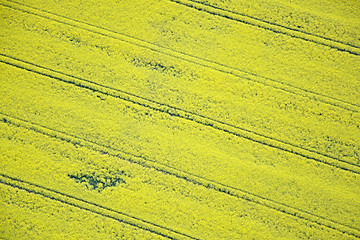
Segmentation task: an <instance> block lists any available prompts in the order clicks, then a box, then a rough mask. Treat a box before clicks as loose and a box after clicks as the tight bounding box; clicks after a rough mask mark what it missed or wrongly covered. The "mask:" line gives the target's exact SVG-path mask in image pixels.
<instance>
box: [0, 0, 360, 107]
mask: <svg viewBox="0 0 360 240" xmlns="http://www.w3.org/2000/svg"><path fill="white" fill-rule="evenodd" d="M2 1H3V2H6V4H5V3H0V4H1V5H3V6H5V7H8V8H11V9H14V10H18V11H22V12H25V13H28V14H32V15H35V16H38V17H41V18H45V19H48V20H52V21H56V22H58V23H61V24H65V25H68V26H72V27H75V28H79V29H82V30H85V31H89V32H92V33H95V34H99V35H102V36H105V37H109V38H113V39H116V40H120V41H123V42H127V43H129V44H132V45H135V46H138V47H142V48H147V49H149V50H151V51H154V52H158V53H161V54H164V55H167V56H170V57H174V58H177V59H180V60H183V61H186V62H190V63H193V64H197V65H199V66H203V67H206V68H210V69H214V70H216V71H219V72H223V73H226V74H231V75H234V76H236V77H239V78H241V79H242V80H247V81H251V82H256V83H260V84H262V85H265V86H269V87H272V88H275V89H279V90H282V91H285V92H287V93H291V94H295V95H299V96H302V97H306V98H309V99H311V100H315V101H320V102H323V103H325V104H329V105H332V106H335V107H339V108H343V109H346V110H349V111H353V112H359V111H360V110H359V108H360V106H359V105H357V104H354V103H350V102H346V101H343V100H340V99H336V98H333V97H330V96H326V95H323V94H320V93H316V92H312V91H310V90H306V89H302V88H299V87H295V86H292V85H290V84H286V83H283V82H281V81H278V80H274V79H270V78H266V77H263V76H260V75H258V74H255V73H251V72H247V71H244V70H241V69H237V68H233V67H229V66H226V65H224V64H221V63H218V62H214V61H211V60H207V59H204V58H201V57H197V56H193V55H191V54H188V53H185V52H180V51H176V50H173V49H170V48H166V47H163V46H160V45H157V44H154V43H150V42H147V41H145V40H142V39H138V38H135V37H132V36H128V35H125V34H122V33H118V32H115V31H113V30H110V29H107V28H104V27H100V26H95V25H93V24H90V23H86V22H83V21H80V20H76V19H71V18H69V17H65V16H60V15H58V14H54V13H50V12H48V11H45V10H40V9H37V8H34V7H31V6H27V5H25V4H21V3H17V2H15V1H9V0H2Z"/></svg>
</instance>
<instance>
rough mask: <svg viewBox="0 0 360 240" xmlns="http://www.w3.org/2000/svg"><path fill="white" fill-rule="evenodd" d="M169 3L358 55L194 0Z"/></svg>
mask: <svg viewBox="0 0 360 240" xmlns="http://www.w3.org/2000/svg"><path fill="white" fill-rule="evenodd" d="M169 1H171V2H174V3H177V4H181V5H183V6H186V7H189V8H193V9H196V10H198V11H202V12H206V13H209V14H211V15H215V16H219V17H223V18H225V19H229V20H232V21H236V22H241V23H244V24H247V25H251V26H255V27H259V28H262V29H265V30H269V31H272V32H274V33H280V34H284V35H287V36H290V37H293V38H298V39H302V40H304V41H308V42H312V43H317V44H320V45H324V46H327V47H330V48H334V49H336V50H338V51H343V52H347V53H350V54H354V55H360V47H357V46H354V45H351V44H348V43H345V42H341V41H338V40H334V39H331V38H327V37H324V36H321V35H317V34H312V33H309V32H305V31H301V30H298V29H295V28H290V27H286V26H283V25H280V24H276V23H272V22H269V21H266V20H263V19H260V18H256V17H253V16H249V15H246V14H243V13H238V12H234V11H231V10H227V9H224V8H220V7H216V6H213V5H211V4H208V3H202V2H200V1H196V0H169Z"/></svg>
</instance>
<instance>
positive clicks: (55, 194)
mask: <svg viewBox="0 0 360 240" xmlns="http://www.w3.org/2000/svg"><path fill="white" fill-rule="evenodd" d="M0 183H2V184H5V185H8V186H11V187H14V188H18V189H22V190H25V191H27V192H29V193H34V194H37V195H41V196H43V197H46V198H49V199H52V200H54V201H58V202H61V203H63V204H67V205H70V206H73V207H76V208H79V209H82V210H86V211H89V212H92V213H94V214H98V215H100V216H103V217H106V218H110V219H114V220H117V221H119V222H122V223H125V224H128V225H131V226H133V227H137V228H140V229H143V230H145V231H148V232H151V233H154V234H157V235H160V236H163V237H165V238H168V239H173V240H177V239H195V240H199V239H198V238H195V237H191V236H189V235H187V234H184V233H181V232H179V231H175V230H172V229H170V228H167V227H164V226H161V225H158V224H155V223H152V222H149V221H145V220H143V219H140V218H138V217H134V216H131V215H129V214H126V213H123V212H120V211H117V210H114V209H111V208H108V207H105V206H102V205H99V204H97V203H94V202H91V201H87V200H84V199H81V198H78V197H75V196H72V195H69V194H66V193H62V192H59V191H57V190H53V189H50V188H48V187H44V186H41V185H38V184H35V183H31V182H28V181H24V180H21V179H19V178H15V177H11V176H8V175H6V174H4V173H0Z"/></svg>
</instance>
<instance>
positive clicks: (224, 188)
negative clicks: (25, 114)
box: [0, 112, 360, 237]
mask: <svg viewBox="0 0 360 240" xmlns="http://www.w3.org/2000/svg"><path fill="white" fill-rule="evenodd" d="M0 115H2V119H1V120H0V121H2V122H4V123H6V124H11V125H14V126H17V127H21V128H24V129H28V130H31V131H34V132H37V133H40V134H43V135H45V136H48V137H51V138H55V139H58V140H61V141H64V142H68V143H70V144H73V145H75V146H82V147H86V148H88V149H90V150H93V151H97V152H100V153H102V154H107V155H109V156H111V157H116V158H118V159H121V160H125V161H128V162H130V163H134V164H138V165H140V166H142V167H145V168H151V169H155V170H157V171H159V172H162V173H164V174H168V175H171V176H174V177H176V178H179V179H182V180H185V181H187V182H190V183H193V184H196V185H199V186H203V187H205V188H207V189H211V190H215V191H217V192H220V193H223V194H227V195H229V196H233V197H236V198H238V199H242V200H245V201H248V202H250V203H254V204H258V205H260V206H263V207H266V208H268V209H272V210H275V211H278V212H281V213H283V214H286V215H289V216H291V217H295V218H298V219H302V220H305V221H310V222H313V223H316V224H318V225H320V226H324V227H327V228H330V229H334V230H337V231H339V232H341V233H344V234H348V235H352V236H355V237H360V230H359V229H356V228H353V227H351V226H348V225H345V224H342V223H339V222H336V221H333V220H329V219H326V218H324V217H321V216H318V215H316V214H313V213H310V212H308V211H305V210H301V209H297V208H294V207H291V206H288V205H286V204H283V203H280V202H277V201H276V200H272V199H268V198H265V197H262V196H260V195H257V194H254V193H251V192H249V191H246V190H242V189H238V188H234V187H231V186H228V185H225V184H222V183H219V182H216V181H213V180H210V179H206V178H204V177H201V176H198V175H196V174H192V173H190V172H186V171H183V170H179V169H176V168H174V167H171V166H168V165H165V164H161V163H158V162H156V161H155V160H152V159H147V158H144V157H141V156H136V155H134V154H131V153H126V152H123V151H120V150H118V149H114V148H112V147H110V146H106V145H103V144H99V143H96V142H94V141H90V140H87V139H84V138H81V137H77V136H74V135H70V134H67V133H65V132H61V131H57V130H54V129H50V128H47V127H45V126H42V125H38V124H35V123H31V122H29V121H27V120H23V119H19V118H16V117H12V116H9V115H7V114H4V113H1V112H0Z"/></svg>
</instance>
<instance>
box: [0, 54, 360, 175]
mask: <svg viewBox="0 0 360 240" xmlns="http://www.w3.org/2000/svg"><path fill="white" fill-rule="evenodd" d="M0 62H3V63H5V64H8V65H11V66H14V67H17V68H20V69H23V70H26V71H30V72H33V73H36V74H40V75H43V76H46V77H49V78H52V79H55V80H57V81H61V82H65V83H68V84H72V85H74V86H76V87H80V88H83V89H88V90H91V91H94V92H98V93H101V94H104V95H106V96H110V97H114V98H118V99H122V100H125V101H128V102H131V103H133V104H136V105H139V106H142V107H146V108H149V109H152V110H154V111H158V112H162V113H165V114H169V115H170V116H172V117H178V118H182V119H186V120H189V121H192V122H196V123H199V124H201V125H204V126H207V127H211V128H213V129H216V130H219V131H222V132H224V133H227V134H231V135H234V136H236V137H240V138H244V139H247V140H250V141H252V142H256V143H259V144H262V145H265V146H268V147H272V148H276V149H279V150H282V151H286V152H289V153H291V154H295V155H298V156H300V157H304V158H306V159H310V160H313V161H316V162H320V163H324V164H327V165H330V166H333V167H336V168H340V169H342V170H346V171H350V172H353V173H356V174H360V166H358V165H356V164H354V163H351V162H347V161H344V160H342V159H339V158H335V157H332V156H330V155H327V154H323V153H320V152H317V151H315V150H311V149H306V148H303V147H299V146H296V145H294V144H292V143H288V142H285V141H282V140H278V139H274V138H271V137H268V136H265V135H262V134H260V133H257V132H254V131H250V130H247V129H244V128H241V127H237V126H234V125H231V124H227V123H224V122H221V121H219V120H216V119H212V118H209V117H206V116H203V115H200V114H197V113H193V112H190V111H186V110H182V109H180V108H176V107H173V106H170V105H167V104H163V103H158V102H156V101H153V100H148V99H146V98H143V97H138V96H136V95H134V94H129V93H127V92H124V91H121V90H118V89H116V88H111V87H107V86H105V85H101V84H98V83H95V82H92V81H90V80H86V79H82V78H78V77H75V76H72V75H69V74H64V73H62V72H59V71H55V70H52V69H49V68H44V67H42V66H39V65H36V64H33V63H30V62H26V61H23V60H20V59H17V58H14V57H10V56H7V55H4V54H1V53H0Z"/></svg>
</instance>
